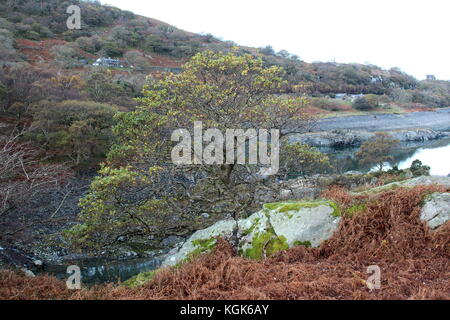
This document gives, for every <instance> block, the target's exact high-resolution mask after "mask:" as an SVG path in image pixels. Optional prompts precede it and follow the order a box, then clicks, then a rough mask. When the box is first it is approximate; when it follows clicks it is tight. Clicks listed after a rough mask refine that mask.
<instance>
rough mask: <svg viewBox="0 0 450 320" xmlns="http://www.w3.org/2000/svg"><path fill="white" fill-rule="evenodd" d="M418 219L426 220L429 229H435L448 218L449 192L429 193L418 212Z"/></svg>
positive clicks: (449, 212)
mask: <svg viewBox="0 0 450 320" xmlns="http://www.w3.org/2000/svg"><path fill="white" fill-rule="evenodd" d="M420 219H421V220H422V221H426V222H427V224H428V226H429V227H430V229H436V228H438V227H440V226H441V225H443V224H444V223H446V222H447V221H448V220H450V193H434V194H432V195H430V196H429V197H428V198H427V200H426V203H425V205H424V206H423V208H422V210H421V212H420Z"/></svg>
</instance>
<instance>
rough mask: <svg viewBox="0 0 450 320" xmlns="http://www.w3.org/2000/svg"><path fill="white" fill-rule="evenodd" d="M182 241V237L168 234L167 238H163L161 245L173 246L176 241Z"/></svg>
mask: <svg viewBox="0 0 450 320" xmlns="http://www.w3.org/2000/svg"><path fill="white" fill-rule="evenodd" d="M181 241H183V238H181V237H178V236H169V237H167V238H165V239H164V240H163V241H162V242H161V244H162V245H163V247H173V246H174V245H176V244H177V243H179V242H181Z"/></svg>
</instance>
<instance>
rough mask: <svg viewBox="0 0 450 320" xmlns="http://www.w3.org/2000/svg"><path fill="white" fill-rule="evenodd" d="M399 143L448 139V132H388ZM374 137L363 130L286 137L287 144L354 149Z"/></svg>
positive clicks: (310, 133)
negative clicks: (298, 143)
mask: <svg viewBox="0 0 450 320" xmlns="http://www.w3.org/2000/svg"><path fill="white" fill-rule="evenodd" d="M388 133H389V134H390V135H391V136H392V137H393V138H395V139H397V140H399V141H401V142H424V141H429V140H436V139H441V138H445V137H450V132H445V131H434V130H432V129H410V130H396V131H388ZM374 135H375V132H371V131H364V130H333V131H324V132H309V133H291V134H289V135H287V140H288V142H289V143H297V142H300V143H304V144H307V145H310V146H312V147H350V146H352V147H354V146H359V145H361V144H362V143H364V142H365V141H367V140H369V139H370V138H371V137H373V136H374Z"/></svg>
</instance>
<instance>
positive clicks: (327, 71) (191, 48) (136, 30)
mask: <svg viewBox="0 0 450 320" xmlns="http://www.w3.org/2000/svg"><path fill="white" fill-rule="evenodd" d="M74 4H78V5H79V6H80V7H81V9H82V12H83V16H82V29H81V30H68V29H67V26H66V20H67V17H68V14H66V12H65V11H66V8H67V6H68V4H67V3H65V2H61V1H57V0H48V1H40V2H37V1H33V0H24V1H12V2H7V3H2V4H0V9H1V13H0V29H3V30H2V32H1V33H0V37H1V38H2V41H1V42H2V47H1V50H2V52H1V53H2V54H1V56H2V58H1V61H0V64H1V65H4V66H5V65H6V66H11V67H14V68H20V67H21V66H27V65H31V66H32V67H33V68H35V69H36V70H45V71H46V72H51V73H53V74H54V73H58V72H59V73H63V74H66V75H67V74H82V77H83V78H85V77H86V74H87V73H90V72H92V69H93V68H92V63H93V62H95V60H96V59H98V58H100V57H112V58H118V59H120V60H121V63H122V64H123V66H124V68H119V69H120V70H113V73H114V74H115V77H114V80H116V81H117V80H120V81H123V82H124V84H125V85H127V86H131V87H132V88H133V90H134V92H139V90H140V87H141V85H142V81H143V75H147V74H152V75H155V73H157V72H158V71H161V69H160V68H158V67H167V68H179V67H181V66H182V64H183V63H184V62H185V61H187V60H188V59H189V58H190V57H192V56H193V55H194V54H195V53H197V52H199V51H203V50H214V51H229V50H231V49H232V48H233V47H235V46H236V45H235V44H234V43H233V42H230V41H228V42H224V41H220V40H218V39H216V38H214V36H212V35H210V34H207V35H198V34H193V33H189V32H186V31H183V30H180V29H178V28H176V27H175V26H171V25H168V24H166V23H164V22H161V21H158V20H155V19H152V18H147V17H142V16H139V15H136V14H133V13H131V12H127V11H122V10H119V9H117V8H114V7H108V6H102V5H100V4H98V3H96V2H87V1H75V2H74ZM238 51H239V52H241V53H251V54H258V55H260V56H261V57H262V59H263V60H264V62H265V64H266V65H267V66H270V65H279V66H282V67H283V68H284V69H285V71H286V74H285V79H286V80H287V81H288V84H287V85H286V86H285V87H284V88H283V92H285V93H302V94H303V93H306V94H308V95H311V96H313V97H316V98H317V99H312V100H311V104H312V107H313V108H314V109H315V110H317V111H318V112H319V113H327V112H338V111H347V112H351V111H352V100H354V97H349V99H347V100H346V99H343V98H342V93H347V94H349V95H352V94H353V95H354V94H374V95H375V96H372V97H371V99H372V100H373V99H375V100H376V101H375V102H374V103H373V105H372V106H371V105H370V104H369V105H368V106H367V107H366V108H365V107H364V106H362V107H361V109H377V108H378V109H383V106H384V107H385V108H384V109H386V110H388V111H389V110H394V111H399V110H400V109H401V108H405V109H406V110H423V109H426V108H430V107H431V108H433V107H447V106H449V105H450V85H449V82H448V81H439V80H431V81H417V80H416V79H414V78H413V77H412V76H409V75H407V74H405V73H403V72H402V71H401V70H399V69H395V68H394V69H391V70H383V69H381V68H379V67H376V66H373V65H360V64H340V63H331V62H327V63H305V62H303V61H301V59H300V58H299V57H298V56H296V55H292V54H290V53H289V52H287V51H285V50H282V51H280V52H278V53H275V52H274V50H273V49H272V48H271V47H270V46H267V47H265V48H259V49H257V48H248V47H242V46H238ZM47 76H48V75H47ZM135 78H137V79H139V80H137V79H135ZM0 79H1V78H0ZM336 94H338V98H339V99H337V100H334V99H330V97H331V98H335V97H336ZM339 94H340V95H339ZM387 105H389V107H386V106H387ZM391 105H395V107H394V108H393V109H392V108H390V106H391ZM396 107H399V108H397V109H396ZM386 110H385V111H386ZM353 111H354V110H353Z"/></svg>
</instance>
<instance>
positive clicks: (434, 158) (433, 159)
mask: <svg viewBox="0 0 450 320" xmlns="http://www.w3.org/2000/svg"><path fill="white" fill-rule="evenodd" d="M416 159H419V160H420V161H422V163H423V164H425V165H427V166H429V167H431V170H430V174H431V175H436V176H446V175H448V174H450V145H447V146H445V147H440V148H434V149H418V150H417V151H416V152H415V153H414V154H413V155H412V156H411V157H409V158H408V159H405V160H403V161H400V163H399V164H398V167H399V169H406V168H409V167H411V164H412V163H413V161H414V160H416Z"/></svg>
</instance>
